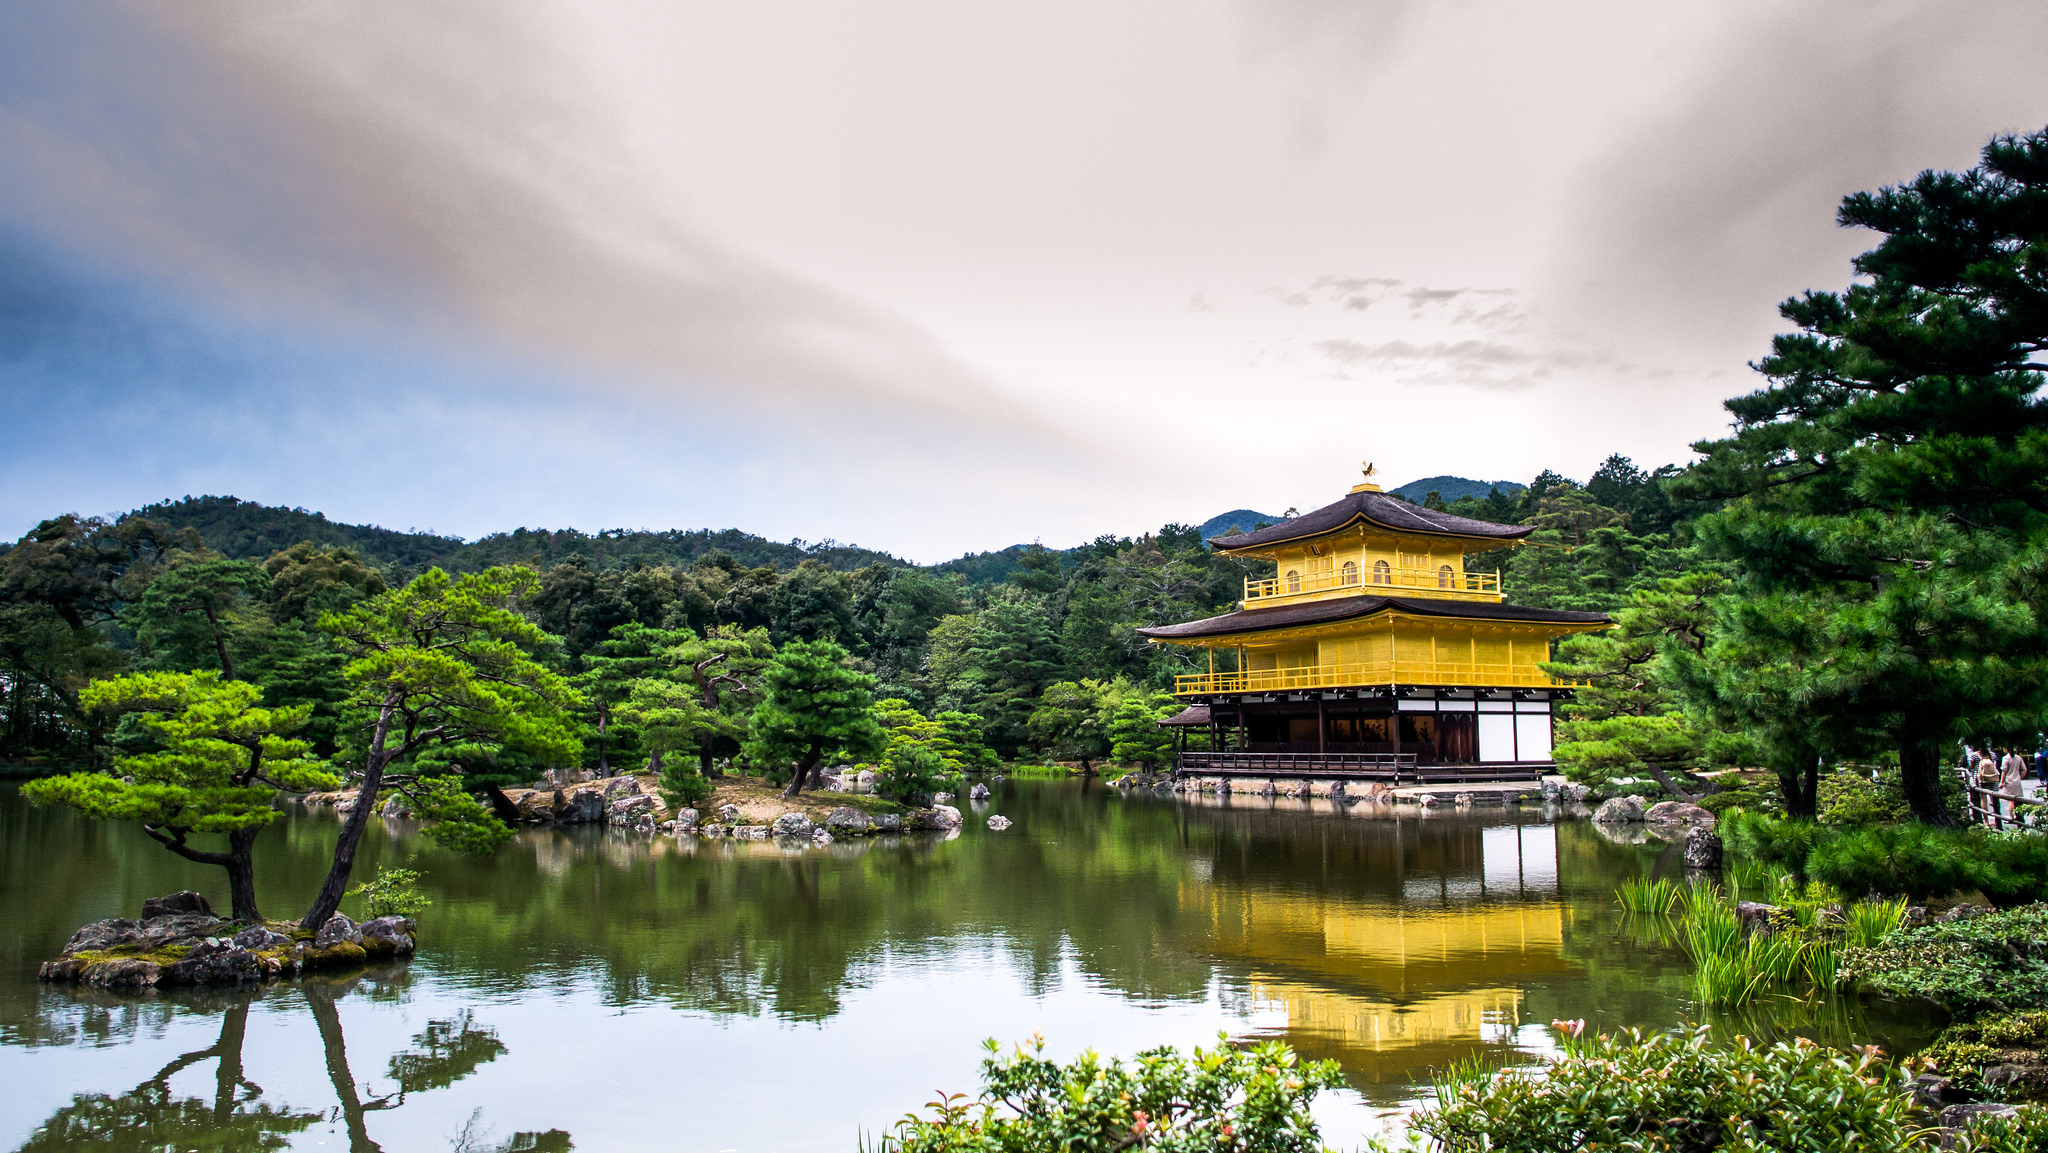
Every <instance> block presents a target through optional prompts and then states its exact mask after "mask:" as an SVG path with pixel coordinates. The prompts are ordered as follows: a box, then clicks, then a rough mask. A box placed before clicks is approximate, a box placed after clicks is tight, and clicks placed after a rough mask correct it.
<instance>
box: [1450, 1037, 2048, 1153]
mask: <svg viewBox="0 0 2048 1153" xmlns="http://www.w3.org/2000/svg"><path fill="white" fill-rule="evenodd" d="M1558 1024H1560V1025H1564V1026H1569V1028H1579V1027H1582V1026H1581V1023H1579V1022H1559V1023H1558ZM1568 1032H1569V1029H1568ZM1906 1077H1907V1074H1906V1072H1905V1071H1904V1070H1903V1069H1902V1068H1901V1067H1899V1066H1896V1065H1893V1064H1891V1063H1890V1062H1887V1061H1885V1060H1884V1059H1883V1058H1882V1057H1881V1056H1880V1055H1879V1054H1878V1052H1877V1051H1876V1050H1875V1049H1874V1048H1873V1049H1870V1050H1866V1051H1862V1052H1858V1053H1843V1052H1839V1051H1836V1050H1831V1049H1826V1048H1822V1047H1820V1046H1818V1045H1815V1044H1813V1043H1812V1042H1810V1041H1807V1040H1805V1039H1804V1038H1801V1039H1799V1040H1796V1041H1793V1042H1791V1043H1789V1044H1787V1043H1780V1044H1775V1045H1769V1046H1758V1045H1754V1044H1751V1043H1750V1042H1749V1041H1748V1040H1747V1039H1746V1038H1737V1040H1736V1042H1735V1044H1733V1045H1715V1044H1713V1043H1712V1042H1710V1041H1709V1040H1708V1038H1707V1031H1706V1030H1705V1029H1704V1028H1702V1029H1698V1030H1694V1031H1691V1032H1679V1033H1664V1034H1650V1035H1645V1034H1643V1033H1639V1032H1636V1031H1634V1030H1630V1031H1627V1032H1623V1033H1620V1034H1617V1035H1614V1036H1604V1035H1603V1036H1600V1037H1595V1038H1580V1039H1569V1038H1568V1039H1567V1041H1566V1045H1565V1052H1564V1055H1563V1056H1562V1057H1559V1058H1558V1059H1556V1060H1553V1061H1551V1062H1550V1063H1549V1064H1548V1065H1547V1066H1545V1067H1543V1068H1542V1069H1538V1070H1527V1069H1514V1070H1507V1071H1504V1072H1500V1073H1494V1074H1486V1073H1483V1072H1480V1071H1476V1070H1470V1069H1467V1070H1463V1071H1461V1072H1460V1075H1457V1076H1454V1077H1452V1078H1449V1079H1447V1080H1445V1081H1442V1082H1440V1083H1439V1084H1438V1086H1437V1105H1436V1106H1435V1107H1434V1108H1430V1109H1424V1110H1422V1111H1420V1112H1418V1113H1417V1114H1416V1115H1415V1116H1414V1118H1413V1120H1412V1122H1411V1125H1412V1127H1413V1129H1414V1130H1415V1131H1416V1132H1418V1133H1421V1134H1422V1135H1424V1136H1426V1137H1428V1138H1430V1139H1431V1140H1433V1141H1434V1142H1436V1145H1437V1147H1438V1148H1440V1149H1443V1150H1446V1151H1459V1153H1462V1151H1478V1150H1488V1149H1512V1150H1516V1151H1517V1153H1578V1151H1580V1150H1586V1149H1600V1150H1616V1151H1624V1150H1642V1151H1645V1153H1648V1151H1652V1150H1655V1151H1660V1153H1661V1151H1668V1150H1706V1149H1728V1150H1747V1151H1762V1150H1785V1151H1788V1153H1789V1151H1793V1150H1798V1151H1801V1153H1804V1151H1807V1150H1823V1149H1825V1150H1833V1149H1852V1148H1853V1149H1859V1150H1873V1151H1882V1150H1902V1151H1903V1150H1927V1151H1929V1153H1931V1151H1932V1150H1934V1149H1936V1148H1938V1147H1939V1143H1938V1141H1937V1140H1936V1137H1937V1134H1935V1133H1932V1132H1929V1131H1928V1128H1927V1125H1926V1122H1925V1120H1924V1115H1923V1114H1922V1113H1920V1111H1919V1110H1918V1109H1917V1108H1916V1107H1915V1106H1914V1104H1913V1098H1912V1094H1911V1092H1910V1091H1909V1089H1908V1087H1907V1085H1906V1083H1905V1082H1906ZM2041 1134H2048V1127H2044V1126H2043V1124H2042V1122H2041V1121H2040V1120H2039V1119H2038V1118H2033V1117H2030V1118H2028V1119H2027V1120H2026V1121H2025V1122H2024V1132H2023V1133H2022V1134H2021V1135H2020V1136H2019V1137H2017V1138H2015V1137H2014V1136H2012V1134H2011V1130H2010V1128H2009V1127H1988V1126H1987V1127H1986V1128H1985V1129H1984V1130H1983V1131H1982V1133H1981V1136H1980V1139H1983V1140H1987V1141H1989V1142H1991V1143H1989V1144H1984V1145H1979V1146H1976V1147H1977V1148H1985V1149H1989V1148H1998V1149H2015V1150H2018V1149H2033V1148H2037V1147H2039V1146H2037V1145H2036V1144H2034V1142H2036V1141H2038V1140H2039V1135H2041ZM2001 1142H2003V1143H2001Z"/></svg>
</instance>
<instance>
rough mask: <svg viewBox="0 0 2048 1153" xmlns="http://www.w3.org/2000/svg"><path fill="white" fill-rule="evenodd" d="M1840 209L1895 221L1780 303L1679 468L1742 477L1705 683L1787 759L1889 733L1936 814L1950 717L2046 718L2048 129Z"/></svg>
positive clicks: (1719, 493) (1974, 728)
mask: <svg viewBox="0 0 2048 1153" xmlns="http://www.w3.org/2000/svg"><path fill="white" fill-rule="evenodd" d="M1838 219H1839V222H1840V223H1841V224H1842V225H1844V226H1845V227H1856V228H1868V229H1871V230H1873V231H1875V232H1878V233H1880V234H1882V235H1883V237H1884V239H1883V240H1882V241H1881V242H1880V243H1879V244H1878V245H1877V247H1876V248H1874V249H1872V250H1871V251H1869V252H1866V253H1864V254H1863V255H1862V256H1860V257H1858V258H1857V259H1856V261H1855V269H1856V272H1857V273H1858V274H1859V277H1860V278H1861V279H1859V281H1858V282H1857V283H1855V284H1853V285H1852V286H1851V287H1849V288H1848V289H1847V290H1846V291H1843V292H1809V293H1807V294H1806V295H1804V296H1802V297H1799V298H1797V299H1794V300H1790V301H1787V302H1786V303H1785V304H1784V305H1782V306H1781V309H1780V311H1781V312H1782V313H1783V315H1784V316H1785V318H1786V319H1787V320H1790V321H1791V322H1793V323H1794V324H1796V325H1797V326H1798V327H1799V331H1798V332H1794V333H1789V334H1786V335H1782V336H1779V337H1777V338H1776V339H1775V340H1774V341H1773V344H1772V350H1771V354H1770V355H1769V356H1768V357H1766V358H1764V360H1762V361H1761V362H1760V363H1759V364H1758V365H1757V366H1756V367H1757V368H1758V370H1759V371H1761V372H1762V373H1763V374H1764V375H1765V376H1766V377H1768V378H1769V380H1770V384H1769V385H1768V386H1767V387H1765V388H1763V389H1760V390H1758V391H1757V392H1754V393H1751V394H1750V395H1748V396H1743V397H1738V398H1736V399H1734V400H1731V401H1729V402H1728V406H1727V407H1728V409H1729V411H1731V412H1732V413H1733V414H1734V415H1735V418H1736V424H1735V433H1734V435H1732V436H1730V437H1728V438H1726V439H1723V440H1717V441H1709V442H1702V443H1701V444H1698V445H1695V446H1694V447H1695V448H1696V449H1697V450H1698V451H1700V452H1702V453H1704V454H1705V455H1706V457H1707V459H1706V460H1705V461H1704V462H1702V463H1701V464H1699V465H1698V466H1696V467H1695V468H1694V469H1693V470H1692V471H1691V472H1690V473H1689V474H1688V475H1687V476H1686V477H1684V478H1682V479H1681V480H1680V481H1679V482H1676V485H1677V487H1676V490H1675V491H1676V495H1678V496H1681V497H1691V498H1695V499H1698V498H1705V499H1717V498H1718V499H1728V500H1730V503H1729V505H1728V506H1727V507H1726V508H1725V509H1724V510H1723V511H1721V512H1719V513H1716V514H1713V515H1710V516H1707V517H1704V518H1703V519H1702V520H1701V521H1700V524H1699V534H1700V537H1701V539H1702V541H1703V543H1705V544H1706V545H1707V546H1709V547H1710V548H1712V549H1715V550H1717V551H1719V552H1721V553H1722V554H1724V555H1726V556H1728V557H1730V558H1732V559H1734V560H1736V561H1738V562H1739V571H1740V572H1741V573H1742V577H1741V580H1740V582H1739V583H1738V586H1737V588H1736V589H1735V591H1734V595H1733V597H1732V598H1731V600H1729V601H1728V602H1727V603H1726V604H1725V605H1724V611H1723V613H1722V618H1721V622H1720V624H1721V627H1720V628H1719V629H1718V630H1717V633H1716V639H1715V641H1714V642H1713V644H1712V645H1710V646H1709V647H1708V649H1707V650H1706V652H1705V654H1704V666H1705V667H1704V672H1705V673H1706V674H1707V675H1705V676H1704V677H1702V678H1700V680H1699V681H1698V682H1697V686H1698V688H1699V691H1700V692H1701V693H1702V694H1703V695H1705V696H1707V697H1709V698H1711V699H1712V703H1713V704H1714V705H1715V706H1716V709H1717V711H1721V712H1726V713H1734V714H1736V715H1748V714H1755V715H1756V716H1757V717H1758V718H1762V719H1767V720H1768V721H1769V723H1768V724H1767V725H1763V726H1761V727H1762V728H1763V729H1767V730H1768V732H1765V733H1764V734H1763V735H1764V736H1765V738H1766V742H1765V743H1766V744H1767V745H1771V744H1776V745H1777V746H1778V748H1777V753H1776V756H1777V757H1778V759H1780V760H1786V761H1799V760H1805V761H1809V762H1810V761H1811V760H1812V759H1813V758H1815V757H1820V756H1829V755H1854V754H1864V753H1869V752H1873V751H1876V750H1878V749H1885V748H1889V749H1894V750H1896V751H1897V753H1898V756H1899V760H1900V766H1901V769H1902V770H1903V774H1904V781H1905V786H1906V791H1907V795H1908V799H1909V800H1910V802H1911V804H1912V807H1913V811H1914V814H1915V815H1916V816H1917V817H1918V818H1919V819H1921V820H1923V821H1928V822H1937V823H1938V822H1942V821H1944V820H1946V819H1947V817H1946V813H1945V810H1944V808H1943V806H1942V804H1941V800H1940V793H1939V789H1938V784H1939V780H1940V776H1939V774H1940V772H1941V765H1942V762H1943V761H1944V760H1945V753H1946V751H1947V750H1949V749H1952V748H1953V747H1954V742H1955V741H1956V740H1958V739H1964V738H1972V737H1979V738H1999V737H2006V738H2018V737H2023V736H2024V737H2028V738H2031V737H2033V736H2034V735H2035V734H2036V733H2037V732H2038V731H2039V729H2040V728H2041V726H2042V724H2043V721H2044V720H2048V627H2044V625H2043V622H2042V620H2041V617H2040V613H2039V611H2038V608H2037V606H2038V605H2039V604H2040V594H2041V591H2042V580H2043V575H2044V572H2048V405H2044V403H2043V400H2042V398H2041V396H2040V395H2039V390H2040V387H2041V384H2042V373H2043V371H2044V369H2048V361H2044V360H2043V359H2042V355H2041V354H2042V352H2043V350H2044V348H2048V132H2043V133H2037V134H2034V135H2030V136H2027V137H2024V138H2010V137H2007V138H2000V139H1996V140H1994V141H1992V142H1991V144H1990V145H1989V146H1987V147H1986V148H1985V149H1984V152H1983V161H1982V163H1981V164H1980V165H1979V166H1978V167H1977V168H1974V169H1971V170H1970V171H1968V172H1961V173H1952V172H1925V173H1922V174H1921V175H1920V176H1918V177H1917V178H1915V179H1914V180H1912V181H1911V182H1910V183H1907V184H1904V185H1900V186H1897V187H1892V188H1886V189H1883V190H1881V191H1878V192H1874V193H1871V192H1865V193H1857V194H1855V195H1853V196H1850V197H1848V198H1847V199H1845V200H1844V201H1843V202H1842V206H1841V210H1840V212H1839V214H1838ZM1772 734H1776V735H1777V737H1778V738H1781V739H1778V740H1776V741H1773V740H1772V739H1771V736H1772ZM1785 767H1790V766H1789V764H1788V765H1786V766H1785Z"/></svg>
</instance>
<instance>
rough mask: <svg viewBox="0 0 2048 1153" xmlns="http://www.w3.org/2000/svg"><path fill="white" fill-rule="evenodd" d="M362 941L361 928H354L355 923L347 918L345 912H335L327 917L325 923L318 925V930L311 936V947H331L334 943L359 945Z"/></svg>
mask: <svg viewBox="0 0 2048 1153" xmlns="http://www.w3.org/2000/svg"><path fill="white" fill-rule="evenodd" d="M362 943H363V932H362V930H361V929H358V928H356V923H355V922H354V921H351V920H349V919H348V915H347V914H346V913H336V914H334V915H333V916H332V917H329V918H327V921H326V923H325V924H323V925H321V926H320V932H319V933H318V934H316V935H315V936H314V937H313V947H314V948H316V949H331V948H333V947H334V946H336V945H360V944H362Z"/></svg>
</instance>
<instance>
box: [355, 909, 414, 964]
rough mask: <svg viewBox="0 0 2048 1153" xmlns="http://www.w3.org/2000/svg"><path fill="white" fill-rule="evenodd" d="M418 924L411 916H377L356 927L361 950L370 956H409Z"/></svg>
mask: <svg viewBox="0 0 2048 1153" xmlns="http://www.w3.org/2000/svg"><path fill="white" fill-rule="evenodd" d="M418 934H419V926H418V924H416V923H415V922H414V921H413V919H412V918H411V917H378V918H376V919H375V920H370V921H364V922H363V923H362V924H361V925H360V926H358V927H357V934H356V935H357V936H358V937H360V938H361V941H360V944H361V945H362V946H363V951H364V952H366V953H368V954H369V955H370V956H372V957H410V956H412V951H413V948H414V943H415V941H416V940H417V938H418Z"/></svg>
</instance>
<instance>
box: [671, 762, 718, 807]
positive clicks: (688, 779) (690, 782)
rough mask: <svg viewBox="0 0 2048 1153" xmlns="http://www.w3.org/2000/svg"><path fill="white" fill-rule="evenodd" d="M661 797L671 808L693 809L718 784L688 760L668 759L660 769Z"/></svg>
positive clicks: (704, 799) (709, 795)
mask: <svg viewBox="0 0 2048 1153" xmlns="http://www.w3.org/2000/svg"><path fill="white" fill-rule="evenodd" d="M659 788H660V791H661V798H662V800H664V801H667V802H668V807H669V808H670V809H671V810H676V809H693V808H696V807H697V806H698V805H701V804H703V803H704V802H705V801H707V800H710V799H711V794H712V793H713V792H716V791H717V788H718V786H716V785H714V784H712V783H711V781H710V780H709V779H708V778H706V777H705V776H704V774H703V773H700V772H698V771H697V766H696V765H694V764H692V763H691V762H689V761H683V760H676V761H670V762H668V763H667V764H666V765H665V766H663V768H662V770H661V783H660V785H659Z"/></svg>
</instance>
